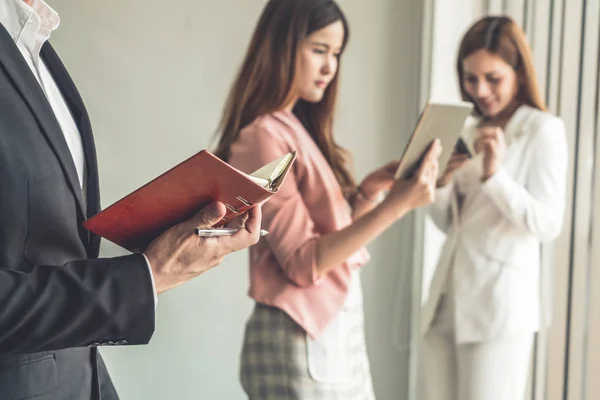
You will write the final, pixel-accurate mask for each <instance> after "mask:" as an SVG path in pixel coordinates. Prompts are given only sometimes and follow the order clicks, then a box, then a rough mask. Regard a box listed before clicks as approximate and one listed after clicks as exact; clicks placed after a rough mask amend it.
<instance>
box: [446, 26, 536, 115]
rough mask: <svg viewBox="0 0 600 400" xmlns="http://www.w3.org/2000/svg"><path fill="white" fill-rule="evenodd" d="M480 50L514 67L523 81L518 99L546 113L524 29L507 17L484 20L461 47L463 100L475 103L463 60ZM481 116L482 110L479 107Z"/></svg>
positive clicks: (470, 33) (472, 30)
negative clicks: (466, 84)
mask: <svg viewBox="0 0 600 400" xmlns="http://www.w3.org/2000/svg"><path fill="white" fill-rule="evenodd" d="M478 50H487V51H489V52H490V53H493V54H497V55H498V56H500V57H501V58H502V59H503V60H504V61H505V62H506V63H507V64H509V65H510V66H512V68H513V69H514V71H515V72H516V73H517V76H518V77H519V78H520V85H519V92H518V94H517V96H518V100H519V101H520V102H522V103H523V104H528V105H530V106H531V107H534V108H537V109H539V110H543V111H544V110H546V105H545V104H544V100H543V99H542V96H541V94H540V91H539V88H538V82H537V78H536V73H535V68H534V66H533V56H532V54H531V49H530V47H529V44H528V43H527V37H526V36H525V33H524V32H523V30H522V29H521V28H520V27H519V26H518V25H517V24H516V23H515V21H514V20H512V19H511V18H510V17H507V16H496V17H491V16H490V17H484V18H482V19H480V20H479V21H477V22H476V23H475V24H473V26H471V28H470V29H469V30H468V31H467V33H466V34H465V36H464V37H463V40H462V42H461V44H460V49H459V51H458V60H457V63H456V66H457V72H458V82H459V85H460V92H461V94H462V98H463V100H466V101H471V100H472V99H471V98H470V97H469V95H468V94H467V91H466V90H465V86H464V79H463V78H464V77H463V74H464V71H463V61H464V59H465V58H467V57H468V56H469V55H471V54H473V53H475V52H476V51H478ZM475 111H476V112H477V113H478V114H481V113H480V110H478V109H477V106H475Z"/></svg>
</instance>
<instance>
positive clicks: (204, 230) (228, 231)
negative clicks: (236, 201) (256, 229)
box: [194, 228, 269, 237]
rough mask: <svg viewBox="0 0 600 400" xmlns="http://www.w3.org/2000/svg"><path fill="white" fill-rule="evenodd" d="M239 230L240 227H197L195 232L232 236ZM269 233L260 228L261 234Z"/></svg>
mask: <svg viewBox="0 0 600 400" xmlns="http://www.w3.org/2000/svg"><path fill="white" fill-rule="evenodd" d="M237 231H239V229H236V228H196V229H195V231H194V232H195V233H196V236H201V237H217V236H231V235H233V234H234V233H236V232H237ZM268 234H269V232H267V231H265V230H264V229H261V230H260V236H266V235H268Z"/></svg>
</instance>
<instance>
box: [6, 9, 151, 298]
mask: <svg viewBox="0 0 600 400" xmlns="http://www.w3.org/2000/svg"><path fill="white" fill-rule="evenodd" d="M0 23H1V24H2V25H4V28H5V29H6V30H7V31H8V34H9V35H10V36H11V37H12V38H13V40H14V41H15V43H16V45H17V47H18V49H19V51H20V52H21V54H22V55H23V58H24V59H25V61H26V62H27V65H28V66H29V68H30V69H31V72H32V73H33V75H34V76H35V78H36V79H37V81H38V83H39V84H40V87H41V88H42V90H43V92H44V94H45V95H46V98H47V99H48V103H50V106H51V107H52V111H54V115H55V116H56V119H57V121H58V124H59V126H60V129H61V130H62V132H63V135H64V136H65V141H66V142H67V145H68V146H69V150H70V152H71V156H72V157H73V163H74V164H75V169H76V170H77V177H78V178H79V184H80V187H81V190H82V194H83V199H84V201H86V200H87V199H86V193H87V190H86V185H87V173H86V172H87V171H86V163H85V153H84V151H83V143H82V140H81V135H80V133H79V129H78V128H77V125H76V124H75V121H74V120H73V116H72V115H71V111H70V110H69V107H68V106H67V103H66V101H65V99H64V98H63V96H62V93H61V92H60V89H59V88H58V86H57V85H56V82H55V81H54V78H52V75H51V74H50V72H49V71H48V69H47V68H46V65H45V64H44V62H43V60H42V59H41V57H40V51H41V49H42V46H43V45H44V43H45V42H46V41H47V40H48V39H49V38H50V35H51V33H52V31H54V30H55V29H56V28H58V25H59V24H60V18H59V17H58V14H57V13H56V11H54V10H53V9H52V8H51V7H50V6H49V5H48V4H46V3H45V2H44V1H43V0H32V1H31V5H28V4H27V3H25V1H24V0H0ZM144 258H145V259H146V264H147V265H148V271H149V273H150V279H151V281H152V290H153V291H154V304H155V305H156V304H157V296H156V287H155V284H154V276H153V274H152V268H150V263H149V261H148V258H147V257H146V255H145V254H144Z"/></svg>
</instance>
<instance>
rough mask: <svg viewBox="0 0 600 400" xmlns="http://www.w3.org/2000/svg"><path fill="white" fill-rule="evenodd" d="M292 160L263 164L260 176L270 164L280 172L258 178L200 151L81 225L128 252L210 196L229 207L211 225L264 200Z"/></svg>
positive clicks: (139, 248) (195, 209)
mask: <svg viewBox="0 0 600 400" xmlns="http://www.w3.org/2000/svg"><path fill="white" fill-rule="evenodd" d="M294 159H295V153H291V154H289V155H288V156H286V158H285V159H284V158H282V159H280V160H275V162H274V163H271V164H269V165H267V166H265V167H264V168H262V169H261V170H259V171H263V175H264V171H265V169H267V170H268V169H269V168H268V167H269V166H273V167H276V168H278V174H277V175H276V176H270V177H269V180H270V182H267V181H262V182H261V183H257V182H255V181H253V180H252V179H251V178H250V177H249V176H248V175H246V174H244V173H242V172H240V171H239V170H237V169H235V168H233V167H232V166H230V165H229V164H227V163H226V162H224V161H222V160H220V159H219V158H217V157H216V156H214V155H213V154H211V153H210V152H208V151H206V150H202V151H201V152H199V153H197V154H195V155H194V156H192V157H190V158H188V159H187V160H185V161H183V162H182V163H180V164H178V165H176V166H175V167H173V168H171V169H170V170H169V171H167V172H165V173H164V174H162V175H160V176H159V177H157V178H155V179H153V180H152V181H150V182H149V183H147V184H145V185H144V186H142V187H141V188H139V189H137V190H135V191H134V192H132V193H130V194H128V195H127V196H125V197H124V198H122V199H121V200H119V201H117V202H116V203H114V204H112V205H111V206H109V207H107V208H106V209H104V210H102V211H100V212H99V213H98V214H96V215H95V216H93V217H91V218H89V219H88V220H86V221H84V222H83V226H84V227H85V228H86V229H88V230H89V231H91V232H93V233H95V234H97V235H99V236H101V237H103V238H105V239H108V240H110V241H111V242H113V243H116V244H118V245H119V246H121V247H123V248H125V249H127V250H129V251H132V252H133V251H143V250H145V249H146V247H147V246H148V245H149V244H150V242H151V241H152V240H154V238H156V237H157V236H159V235H160V234H161V233H162V232H164V231H165V230H167V229H168V228H170V227H171V226H173V225H175V224H177V223H179V222H181V221H184V220H186V219H188V218H190V217H191V216H193V215H194V214H195V213H196V212H198V211H199V210H200V209H201V208H202V207H203V206H205V205H207V204H209V203H210V202H212V201H220V202H222V203H224V204H225V206H226V207H227V214H226V215H225V218H224V219H223V220H222V221H221V222H220V223H219V224H217V225H215V226H220V225H223V224H225V223H226V222H227V220H229V219H232V218H235V217H236V216H237V215H239V214H242V213H244V212H245V211H247V210H249V209H250V208H251V207H253V206H254V205H256V204H258V203H260V202H262V201H264V200H267V199H268V198H270V197H271V196H273V195H274V194H275V193H277V190H278V188H279V186H280V185H281V183H282V182H283V179H284V178H285V175H286V174H287V172H288V170H289V168H290V167H291V165H292V163H293V161H294ZM278 162H279V163H278ZM259 171H257V172H259ZM267 172H268V171H267ZM271 178H272V179H271ZM263 185H264V187H263Z"/></svg>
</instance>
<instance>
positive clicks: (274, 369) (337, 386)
mask: <svg viewBox="0 0 600 400" xmlns="http://www.w3.org/2000/svg"><path fill="white" fill-rule="evenodd" d="M357 278H358V276H357ZM354 281H356V284H355V285H353V289H352V290H351V292H350V293H349V296H348V300H347V301H346V304H345V305H344V308H343V310H342V312H341V313H340V314H339V315H338V317H336V318H335V319H334V321H332V323H331V324H330V325H329V326H328V327H327V329H326V330H325V332H324V333H323V334H322V335H321V337H319V338H318V339H317V340H312V339H311V338H310V337H309V336H308V335H307V334H306V332H305V331H304V330H303V329H302V328H301V327H300V326H299V325H298V324H297V323H296V322H294V321H293V320H292V319H291V318H290V317H289V316H288V315H287V314H286V313H285V312H283V311H281V310H280V309H278V308H273V307H269V306H266V305H263V304H260V303H257V304H256V306H255V308H254V312H253V313H252V315H251V317H250V319H249V320H248V322H247V324H246V331H245V336H244V345H243V348H242V356H241V369H240V380H241V383H242V386H243V388H244V391H245V392H246V394H247V395H248V397H249V399H250V400H321V399H322V400H338V399H339V400H342V399H343V400H374V399H375V395H374V393H373V385H372V382H371V374H370V370H369V360H368V358H367V351H366V346H365V338H364V316H363V308H362V307H363V305H362V293H361V289H360V280H359V279H354Z"/></svg>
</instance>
